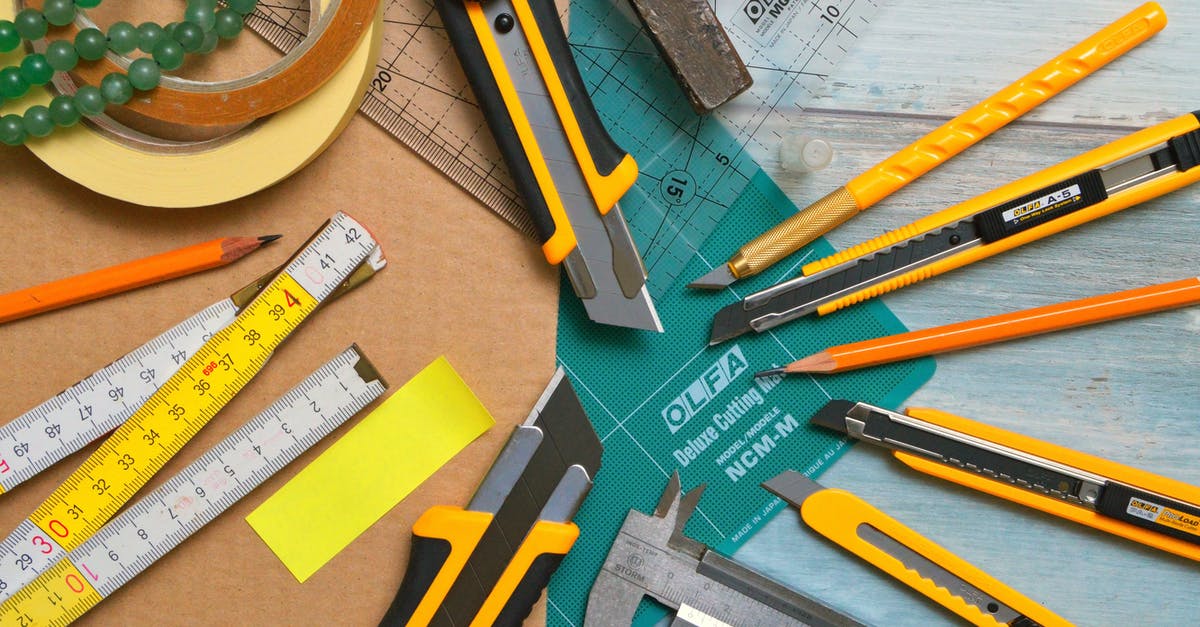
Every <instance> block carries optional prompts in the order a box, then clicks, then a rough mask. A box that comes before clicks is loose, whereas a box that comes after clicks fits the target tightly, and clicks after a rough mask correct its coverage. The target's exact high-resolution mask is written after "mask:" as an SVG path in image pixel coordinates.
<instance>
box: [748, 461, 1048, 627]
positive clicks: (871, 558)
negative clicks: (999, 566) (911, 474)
mask: <svg viewBox="0 0 1200 627" xmlns="http://www.w3.org/2000/svg"><path fill="white" fill-rule="evenodd" d="M762 485H763V487H764V488H766V489H767V491H768V492H771V493H772V494H774V495H775V496H778V497H779V498H781V499H783V500H784V501H787V502H788V503H789V504H790V505H792V506H793V507H795V508H797V509H799V510H800V518H801V519H802V520H803V521H804V523H805V524H806V525H808V526H809V527H811V528H812V529H813V530H814V531H816V532H817V533H819V534H821V535H823V536H825V537H826V538H829V539H830V540H832V541H834V542H835V543H837V544H838V545H840V546H841V547H842V548H844V549H846V550H848V551H850V552H851V553H854V554H855V555H857V556H859V557H861V558H862V559H864V560H866V561H868V562H870V563H871V564H872V565H873V566H875V567H876V568H878V569H880V570H882V571H883V572H885V573H887V574H889V575H891V576H892V577H895V578H896V579H897V580H898V581H900V582H901V583H904V584H905V585H907V586H908V587H910V588H912V589H913V590H916V591H917V592H920V593H921V594H923V595H925V596H926V597H929V598H930V599H931V600H933V601H934V602H936V603H937V604H939V605H941V606H942V607H945V608H946V609H948V610H950V611H951V612H954V613H955V614H958V615H959V616H961V617H962V618H964V619H966V620H967V621H969V622H971V623H972V624H974V625H986V626H995V625H1011V626H1012V627H1037V626H1038V625H1044V626H1046V627H1050V626H1052V625H1055V626H1057V625H1069V624H1070V623H1068V622H1067V621H1066V620H1063V619H1062V618H1061V617H1059V616H1058V615H1057V614H1055V613H1053V612H1051V611H1050V610H1047V609H1046V608H1044V607H1042V606H1041V605H1040V604H1038V603H1037V602H1035V601H1032V600H1030V599H1029V598H1028V597H1026V596H1025V595H1023V594H1021V593H1020V592H1017V591H1016V590H1013V589H1012V588H1010V587H1008V586H1007V585H1005V584H1004V583H1001V582H1000V581H998V580H996V579H995V578H993V577H992V576H991V575H989V574H987V573H985V572H983V571H982V570H979V569H978V568H976V567H975V566H972V565H971V564H970V563H968V562H966V561H965V560H963V559H962V558H960V557H958V556H957V555H955V554H953V553H951V552H950V551H947V550H946V549H944V548H942V547H940V546H938V545H937V544H934V543H933V542H931V541H929V540H928V539H926V538H925V537H924V536H922V535H921V534H919V533H917V532H915V531H913V530H912V529H909V528H908V527H906V526H904V525H903V524H901V523H900V522H899V521H897V520H896V519H894V518H892V517H891V516H888V515H887V514H885V513H883V512H881V511H879V510H878V509H875V508H874V507H872V506H871V505H870V504H869V503H867V502H866V501H864V500H862V499H860V498H858V497H857V496H854V495H853V494H851V493H849V492H846V491H845V490H838V489H834V488H826V487H824V486H822V485H821V484H819V483H817V482H816V481H813V480H812V479H809V478H808V477H805V476H804V475H802V474H800V473H798V472H796V471H794V470H788V471H784V472H783V473H782V474H779V475H777V476H776V477H774V478H773V479H770V480H768V481H766V482H765V483H763V484H762Z"/></svg>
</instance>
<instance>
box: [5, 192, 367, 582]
mask: <svg viewBox="0 0 1200 627" xmlns="http://www.w3.org/2000/svg"><path fill="white" fill-rule="evenodd" d="M376 248H377V245H376V243H375V241H374V239H373V238H372V237H371V235H370V234H369V233H368V232H367V229H366V228H364V227H363V226H362V225H361V224H359V223H358V222H356V221H355V220H354V219H353V218H351V217H349V216H347V215H345V214H343V213H340V212H339V213H338V214H336V215H334V217H333V218H332V219H331V220H329V221H328V222H327V223H326V224H325V225H324V226H323V227H322V228H321V229H320V230H319V231H318V232H317V233H316V234H315V235H314V236H313V237H312V239H310V240H309V241H308V243H307V244H306V245H305V246H304V248H303V249H302V250H301V251H300V252H298V253H297V254H296V255H295V256H294V257H292V259H291V260H289V261H288V263H287V264H286V265H285V266H284V269H283V270H282V271H281V272H279V274H277V275H276V276H275V277H274V278H273V279H271V281H270V282H269V283H268V284H267V285H266V287H264V288H263V289H262V292H261V293H260V294H259V295H258V296H257V297H256V298H254V300H253V301H251V302H250V304H249V305H247V306H246V307H245V308H244V309H243V310H242V311H241V313H240V314H238V316H237V318H236V319H235V320H234V321H233V322H232V323H230V324H229V325H228V326H226V327H224V328H223V329H221V330H219V331H217V332H216V333H214V334H213V335H212V337H211V338H209V339H208V340H207V341H206V342H205V343H204V344H203V346H201V347H200V348H199V350H197V351H196V352H195V353H194V354H193V355H191V356H190V357H188V358H187V360H186V361H184V362H183V363H182V364H181V365H180V367H179V369H178V371H177V372H176V373H175V374H173V375H172V376H171V377H170V378H169V379H167V380H166V381H165V382H164V383H163V384H162V386H160V387H159V388H158V390H157V391H155V392H154V394H152V395H151V396H150V398H149V399H147V400H146V402H145V403H143V404H142V405H141V406H140V407H139V408H138V409H137V410H136V411H135V412H134V413H133V414H132V415H131V416H130V417H129V418H128V419H127V420H126V421H125V422H124V424H122V425H121V426H120V427H118V428H117V429H116V431H114V432H113V434H112V436H110V437H109V438H108V439H107V440H106V441H105V442H104V443H103V444H102V445H101V446H100V448H99V449H97V450H96V452H94V453H93V454H92V455H91V457H89V458H88V459H87V461H85V462H84V463H83V465H82V466H81V467H80V468H79V469H78V470H76V471H75V472H74V473H73V474H72V475H71V476H70V477H68V478H67V480H66V481H64V482H63V483H62V484H61V485H60V486H59V487H58V488H57V489H56V490H55V491H54V492H53V493H52V494H51V495H50V497H49V498H48V499H47V500H46V501H45V502H44V503H42V505H41V506H40V507H38V508H37V510H35V511H34V512H33V514H32V515H31V516H30V517H29V518H28V519H27V520H25V521H24V522H22V523H21V525H20V526H18V527H17V529H16V531H14V532H13V533H12V534H10V535H9V537H8V538H7V539H6V540H5V541H4V542H3V543H0V600H2V599H6V598H8V597H9V596H11V595H12V594H13V593H15V592H16V591H17V590H19V589H20V588H21V587H22V586H23V585H25V584H27V583H29V582H30V581H32V580H33V579H34V578H35V577H36V576H37V575H38V574H39V573H41V572H44V571H45V570H46V568H48V567H49V566H51V565H53V564H54V563H55V562H57V561H58V560H60V559H61V558H62V557H63V556H64V555H65V553H66V552H67V551H71V550H74V549H76V548H78V547H79V546H80V545H81V544H83V542H84V541H86V540H87V539H88V538H90V537H91V536H92V535H93V534H95V533H96V531H97V530H98V529H100V527H101V526H102V525H104V524H105V523H106V522H108V520H109V519H110V518H111V517H112V516H113V514H115V513H116V512H117V510H119V509H120V508H121V507H122V506H123V505H124V504H125V503H126V502H127V501H128V500H129V499H130V497H132V496H133V494H134V493H136V492H137V491H138V490H139V489H140V488H141V487H142V486H143V485H145V483H146V482H147V481H149V479H150V478H151V477H152V476H153V475H154V473H156V472H157V471H158V470H159V469H160V468H161V467H162V466H163V464H165V463H166V462H167V461H168V460H170V459H171V457H172V456H174V454H175V453H176V452H178V451H179V450H180V449H181V448H182V447H183V445H184V444H186V443H187V441H188V440H190V439H191V437H192V436H194V435H195V434H196V433H197V432H198V431H199V430H200V428H201V427H203V426H204V425H205V424H207V423H208V421H209V420H210V419H211V418H212V417H213V416H214V415H215V414H216V413H217V411H219V410H220V409H221V408H222V407H224V405H225V404H226V403H228V402H229V400H230V399H232V398H233V397H234V395H236V394H237V393H238V392H239V391H240V390H241V389H242V388H243V387H244V386H245V385H246V384H247V383H248V382H249V381H250V379H251V378H253V376H254V375H255V374H257V373H258V371H259V370H260V369H261V368H262V366H263V365H264V364H265V363H266V361H267V359H268V358H269V357H270V356H271V354H272V352H273V351H274V350H275V348H276V347H277V346H279V344H280V343H281V342H283V340H284V339H285V338H287V336H288V335H289V334H290V333H291V332H292V331H293V330H294V329H295V328H296V327H297V326H298V325H299V324H300V323H301V322H303V321H304V320H305V319H306V318H307V317H308V316H309V315H310V314H312V312H313V311H314V310H316V308H317V307H318V306H319V305H320V304H321V303H322V302H323V301H324V300H326V299H327V298H328V297H329V296H330V295H331V294H332V293H333V292H334V291H335V290H336V289H337V288H338V287H339V286H340V285H341V284H342V283H343V282H345V281H346V280H347V278H349V277H350V276H351V275H352V274H353V273H354V272H355V271H356V269H357V268H358V267H359V266H360V265H362V264H363V263H364V262H366V261H367V260H368V258H369V257H370V256H371V254H372V253H373V251H374V250H375V249H376ZM10 556H11V557H12V558H13V559H9V557H10Z"/></svg>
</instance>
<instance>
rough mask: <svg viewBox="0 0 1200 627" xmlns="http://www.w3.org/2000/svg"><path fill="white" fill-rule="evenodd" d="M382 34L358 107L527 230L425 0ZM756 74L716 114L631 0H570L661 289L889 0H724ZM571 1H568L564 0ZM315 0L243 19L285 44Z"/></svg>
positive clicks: (393, 7) (408, 2)
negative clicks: (701, 107)
mask: <svg viewBox="0 0 1200 627" xmlns="http://www.w3.org/2000/svg"><path fill="white" fill-rule="evenodd" d="M383 2H384V12H385V13H384V41H383V50H382V53H381V55H380V60H379V64H378V67H377V68H376V74H375V76H374V77H373V79H372V81H371V86H370V88H369V89H368V91H367V94H366V96H365V97H364V99H363V104H362V107H361V110H362V112H363V113H365V114H366V115H367V116H368V117H370V118H371V119H372V120H375V121H376V122H377V123H379V124H380V125H381V126H382V127H383V128H385V129H386V130H387V131H388V132H389V133H391V134H392V135H393V136H395V137H396V138H397V139H399V140H400V141H401V142H403V143H404V144H405V145H407V146H408V147H409V148H411V149H412V150H414V151H415V152H417V153H418V154H419V155H421V156H422V157H423V158H424V159H425V160H426V161H428V162H429V163H431V164H433V165H434V166H435V167H437V168H438V169H439V170H441V171H442V172H443V173H445V174H446V176H448V177H449V178H450V179H452V180H453V181H455V182H456V183H458V184H459V185H460V186H461V187H463V188H464V189H466V190H467V191H468V192H470V193H471V194H472V195H474V196H475V197H476V198H478V199H479V200H480V201H481V202H483V203H484V204H485V205H486V206H488V207H489V208H490V209H492V210H493V211H495V212H496V213H497V214H499V215H500V216H502V217H503V218H504V219H506V220H508V221H509V222H510V223H512V224H513V225H514V226H516V227H517V228H518V229H520V230H521V231H523V232H525V233H527V234H530V235H532V234H533V229H532V225H531V223H530V222H529V219H528V216H527V215H526V213H525V211H524V209H523V208H522V207H521V203H520V200H519V198H518V196H517V193H516V191H515V190H514V189H513V186H512V182H511V179H510V178H509V177H508V173H507V170H506V168H505V167H504V164H503V162H502V161H501V159H500V156H499V153H498V151H497V149H496V146H495V142H494V141H493V140H492V138H491V135H490V131H489V130H488V127H487V124H486V123H485V122H484V120H483V115H482V114H481V113H480V112H479V109H478V106H477V105H476V104H475V100H474V95H473V94H472V93H471V90H470V87H469V86H468V84H467V80H466V77H465V76H464V75H463V72H462V68H461V67H460V66H459V64H458V60H457V59H456V58H455V55H454V51H453V49H452V48H451V46H450V42H449V40H448V39H447V38H446V35H445V32H444V30H443V29H442V26H441V22H440V19H439V17H438V15H437V12H436V11H434V10H433V7H432V5H431V3H430V2H429V0H383ZM710 2H712V4H713V5H714V6H715V8H716V12H717V15H718V17H719V18H720V19H721V21H722V23H723V25H724V26H725V29H726V30H727V31H728V32H729V35H730V38H731V39H732V40H733V42H734V45H735V46H736V47H737V49H738V52H739V54H740V55H741V56H742V58H743V60H744V61H745V62H746V65H747V66H748V67H749V69H750V72H751V74H752V75H753V76H754V81H755V84H754V86H753V87H752V88H751V89H750V90H749V91H748V92H746V93H744V94H742V95H741V96H739V97H738V98H737V99H735V100H734V101H733V102H731V103H729V104H728V105H726V106H725V107H722V108H721V109H719V110H718V112H717V113H716V114H714V115H713V116H707V117H699V116H696V115H695V113H694V112H692V110H691V108H690V106H689V105H688V104H687V102H686V99H685V98H684V96H683V93H682V91H681V90H680V89H679V87H678V86H676V85H675V83H674V80H673V78H672V77H671V74H670V71H669V70H668V69H667V68H666V66H665V64H664V63H663V62H662V60H661V59H660V58H659V56H658V52H657V50H656V49H655V48H654V44H653V43H652V42H651V41H650V40H649V38H647V37H646V36H645V34H644V33H643V32H642V30H643V29H642V27H641V24H640V23H638V22H637V19H636V18H635V17H633V15H632V11H631V10H630V9H629V7H628V6H627V3H626V2H625V0H570V6H569V10H570V12H571V14H570V18H569V20H568V21H569V23H570V31H569V32H570V33H571V37H570V39H571V42H572V46H573V47H574V50H575V56H576V60H577V62H578V63H579V66H580V71H581V73H582V74H583V77H584V82H585V83H586V84H587V85H588V88H589V90H590V91H591V92H592V98H593V101H594V102H595V103H596V108H597V110H598V111H599V112H600V115H601V118H603V120H604V122H605V124H606V126H607V127H608V130H609V132H610V133H611V134H612V135H613V137H614V139H615V140H616V141H617V144H618V145H620V146H621V147H622V148H624V149H625V150H627V151H629V152H630V153H631V154H633V156H634V157H635V158H636V159H637V161H638V165H639V166H640V170H641V174H642V175H641V176H640V177H639V181H638V183H637V185H636V186H635V188H634V189H633V190H631V191H630V192H629V193H628V194H626V197H625V198H624V199H622V201H621V207H622V209H623V210H624V212H625V216H626V218H627V219H628V220H629V222H630V227H631V231H632V232H633V234H634V239H635V240H636V242H637V245H638V249H639V250H640V251H641V253H642V257H643V260H644V262H645V264H646V267H647V270H648V272H649V275H650V290H651V294H652V295H653V296H656V297H657V296H658V295H659V294H661V293H662V291H663V290H665V289H666V287H667V286H669V285H670V284H671V283H673V281H674V278H675V276H676V275H677V274H678V272H679V271H681V270H682V267H683V265H685V264H686V263H687V261H688V260H690V259H691V257H692V255H693V254H694V252H695V251H696V250H697V249H698V248H699V247H700V245H702V244H703V243H704V240H705V239H706V238H707V237H708V235H709V234H710V233H711V232H712V229H713V228H715V226H716V224H717V223H718V222H719V221H720V219H721V218H722V217H723V216H724V211H725V209H727V208H728V207H729V206H730V205H731V204H732V203H733V202H734V201H735V200H736V199H737V197H738V195H739V194H740V193H741V190H742V189H743V188H744V187H745V185H746V183H747V182H748V181H749V180H750V179H751V178H752V177H753V176H754V175H755V174H756V173H757V172H758V171H759V168H758V166H757V164H756V162H755V160H756V159H757V160H759V161H760V162H764V160H765V159H767V158H768V156H769V155H773V154H774V151H775V150H776V147H777V146H778V141H779V139H780V130H781V129H782V128H785V127H786V126H787V124H788V122H787V117H788V116H789V115H791V114H795V113H798V112H799V111H800V107H802V106H803V105H804V104H805V103H806V102H808V100H809V98H811V96H812V95H813V94H814V93H816V91H817V90H818V89H819V87H820V85H821V84H822V83H823V82H824V80H825V78H826V76H827V75H828V74H829V72H830V70H831V69H832V68H833V66H834V65H835V64H836V63H837V62H838V61H839V60H840V59H841V58H842V57H843V56H844V54H845V53H846V51H847V50H848V49H849V48H850V47H851V46H852V45H853V44H854V42H855V41H856V40H857V39H858V37H859V35H860V33H862V32H863V30H864V29H865V28H866V27H867V25H868V24H869V22H870V20H871V19H872V18H873V17H874V15H875V13H876V10H877V9H878V5H879V3H880V2H881V0H803V1H802V0H790V1H789V0H737V1H735V2H720V3H718V2H715V0H710ZM558 4H559V6H560V7H565V5H566V2H565V0H559V2H558ZM308 16H309V13H308V3H307V2H305V1H304V0H281V1H280V2H277V3H273V4H271V5H270V6H264V5H262V4H260V5H259V8H258V10H257V12H256V14H255V15H254V16H252V17H251V18H249V19H248V20H247V25H248V26H250V28H252V29H254V30H255V31H257V32H259V33H261V34H263V35H264V36H265V37H266V38H267V40H268V41H270V42H271V43H272V44H273V45H275V46H276V47H277V48H279V49H280V50H283V51H287V50H291V49H292V48H293V47H295V46H296V45H297V44H298V43H299V42H300V41H301V40H302V39H303V37H304V33H305V32H306V31H307V26H308Z"/></svg>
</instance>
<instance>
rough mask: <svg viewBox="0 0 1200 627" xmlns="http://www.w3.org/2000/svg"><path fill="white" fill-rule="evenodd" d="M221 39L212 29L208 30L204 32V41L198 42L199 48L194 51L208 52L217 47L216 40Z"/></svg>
mask: <svg viewBox="0 0 1200 627" xmlns="http://www.w3.org/2000/svg"><path fill="white" fill-rule="evenodd" d="M218 41H221V38H220V37H217V34H216V33H214V32H213V31H208V32H207V33H205V34H204V43H202V44H200V49H199V50H197V51H196V52H197V53H199V54H208V53H210V52H212V51H213V50H216V49H217V42H218Z"/></svg>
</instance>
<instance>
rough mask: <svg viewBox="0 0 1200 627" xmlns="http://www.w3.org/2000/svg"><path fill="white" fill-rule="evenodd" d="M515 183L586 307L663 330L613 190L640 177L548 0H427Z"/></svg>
mask: <svg viewBox="0 0 1200 627" xmlns="http://www.w3.org/2000/svg"><path fill="white" fill-rule="evenodd" d="M433 4H434V7H435V8H436V9H437V11H438V13H439V14H441V16H442V22H443V23H444V24H445V27H446V32H447V34H448V35H449V37H450V41H451V43H452V44H454V50H455V51H456V52H457V53H458V59H459V62H461V63H462V66H463V70H464V71H465V72H466V75H467V80H468V81H469V82H470V83H471V89H472V90H473V91H474V92H475V97H476V99H477V100H478V101H479V106H480V108H481V109H482V110H483V114H484V117H485V118H486V119H487V121H488V125H489V126H490V127H491V129H492V135H494V136H495V138H496V143H497V144H498V145H499V147H500V153H501V155H503V157H504V162H505V163H506V164H507V165H508V169H509V172H510V173H511V174H512V178H513V182H514V184H515V185H516V186H517V191H518V192H520V194H521V197H522V198H523V199H524V201H525V207H526V209H527V210H528V211H529V213H530V215H531V217H532V218H533V222H534V224H535V225H536V226H537V229H538V232H539V233H540V234H541V237H542V240H543V243H542V252H543V253H544V254H545V256H546V260H547V261H549V262H550V263H551V264H558V263H562V264H563V267H564V268H565V269H566V271H567V277H568V278H570V280H571V285H572V287H573V288H574V290H575V294H576V295H577V296H579V298H580V299H582V301H583V305H584V308H585V309H586V310H587V313H588V317H590V318H591V319H592V320H595V321H596V322H601V323H604V324H612V325H617V326H622V327H631V328H636V329H646V330H653V331H662V323H661V322H660V321H659V319H658V312H657V311H656V310H655V309H654V302H653V301H651V300H650V293H649V291H647V289H646V269H645V266H644V265H643V264H642V258H641V256H640V255H639V254H638V251H637V247H636V246H635V245H634V242H633V237H632V235H630V233H629V226H628V225H627V224H626V223H625V217H624V216H623V215H622V214H621V208H620V207H619V206H618V205H617V200H618V199H620V198H621V196H623V195H624V194H625V192H626V191H627V190H628V189H629V188H630V187H632V186H633V183H634V181H635V180H637V175H638V171H637V164H636V163H634V160H633V157H632V156H630V155H629V154H628V153H626V152H625V151H624V150H622V149H621V148H620V147H619V146H617V144H616V142H614V141H613V140H612V138H611V137H609V135H608V131H606V130H605V129H604V125H603V124H602V123H601V122H600V117H599V116H598V115H597V114H596V109H595V107H594V106H593V104H592V101H591V99H590V98H589V97H588V93H587V90H586V88H585V87H584V84H583V79H582V78H581V77H580V75H579V69H578V68H577V67H576V66H575V60H574V58H573V57H572V56H571V49H570V47H569V46H568V44H567V37H566V34H565V33H564V32H563V28H562V23H561V22H560V21H559V17H558V12H557V9H556V8H555V5H554V0H483V1H477V0H434V3H433Z"/></svg>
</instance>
